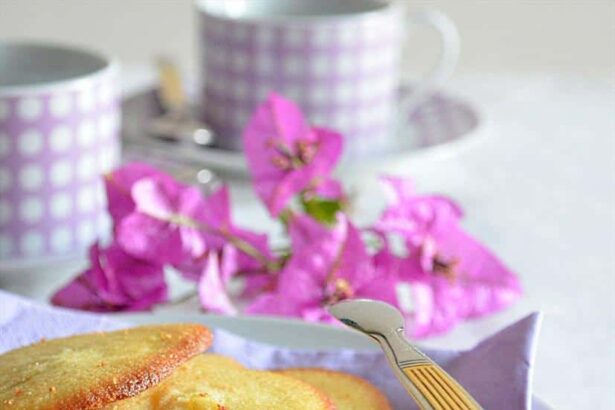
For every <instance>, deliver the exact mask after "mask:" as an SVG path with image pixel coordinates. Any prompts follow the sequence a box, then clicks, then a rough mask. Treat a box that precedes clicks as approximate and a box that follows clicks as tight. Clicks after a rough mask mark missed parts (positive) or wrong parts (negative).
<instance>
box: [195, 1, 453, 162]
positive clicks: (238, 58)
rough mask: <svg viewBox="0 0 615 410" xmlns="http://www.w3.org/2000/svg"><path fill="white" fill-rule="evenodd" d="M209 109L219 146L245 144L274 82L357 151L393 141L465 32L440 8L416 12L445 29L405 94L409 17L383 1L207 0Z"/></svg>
mask: <svg viewBox="0 0 615 410" xmlns="http://www.w3.org/2000/svg"><path fill="white" fill-rule="evenodd" d="M197 8H198V10H199V13H200V23H201V24H200V26H201V28H200V34H199V36H200V39H199V42H200V45H201V48H202V50H203V53H202V61H201V73H202V109H201V110H202V114H203V119H204V120H205V121H206V122H207V123H209V124H210V125H211V126H212V127H213V129H214V131H215V132H216V134H217V136H218V138H217V143H218V145H220V146H221V147H224V148H230V149H240V148H241V134H242V130H243V128H244V127H245V125H246V123H247V121H248V119H249V116H250V114H251V113H252V112H253V110H254V109H255V108H256V106H257V105H258V104H259V103H260V102H261V101H263V100H264V99H265V97H266V96H267V94H268V93H269V92H271V91H276V92H278V93H280V94H283V95H284V96H286V97H288V98H291V99H293V100H294V101H296V102H297V103H298V104H299V105H300V106H301V108H302V110H303V111H304V112H305V113H306V114H307V116H308V118H309V119H310V121H311V122H312V123H314V124H317V125H324V126H327V127H330V128H334V129H337V130H339V131H341V132H342V133H343V135H344V136H345V138H346V140H345V154H346V155H348V156H349V157H350V158H358V157H361V156H365V155H373V154H377V153H379V152H385V151H387V150H390V149H391V145H392V141H394V135H395V132H396V130H397V127H398V126H399V125H400V124H398V121H397V118H398V115H397V113H398V111H399V110H403V111H404V113H405V114H406V115H405V118H407V113H408V112H409V110H412V108H413V107H415V106H416V104H417V103H418V102H419V101H420V100H421V99H422V98H423V97H425V96H426V95H427V94H428V91H430V90H431V89H432V88H433V87H434V85H436V84H437V83H439V82H441V81H442V80H444V79H445V78H447V77H448V76H449V75H450V73H451V72H452V70H453V67H454V65H455V63H456V60H457V55H458V49H459V38H458V34H457V31H456V29H455V26H454V25H453V23H452V22H451V21H450V20H448V19H447V18H446V17H445V16H443V15H442V14H440V13H438V12H435V11H429V12H422V13H420V14H418V15H415V16H414V17H413V19H412V21H414V22H417V23H426V24H428V25H430V26H432V27H433V28H435V29H436V30H437V31H438V32H439V33H440V35H441V39H442V53H441V58H440V61H439V63H438V64H437V65H436V66H435V68H434V70H433V71H432V72H431V74H430V75H428V76H426V77H425V79H424V80H422V81H420V82H419V83H418V84H415V86H414V87H413V89H414V90H415V92H414V93H412V95H410V96H409V97H408V98H403V99H400V97H399V95H400V94H399V92H398V91H399V89H400V87H401V86H402V85H403V81H402V75H401V64H400V63H401V56H402V49H403V45H404V42H405V39H406V38H407V35H406V34H407V30H406V26H407V23H408V21H409V20H408V19H407V18H406V17H405V13H404V9H403V7H402V5H400V3H394V2H389V1H383V0H200V1H197Z"/></svg>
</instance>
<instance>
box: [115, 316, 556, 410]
mask: <svg viewBox="0 0 615 410" xmlns="http://www.w3.org/2000/svg"><path fill="white" fill-rule="evenodd" d="M115 317H117V318H118V319H120V320H124V321H127V322H130V323H134V324H138V325H141V324H152V323H174V322H191V323H201V324H203V325H205V326H208V327H211V328H219V329H224V330H227V331H229V332H232V333H235V334H236V335H239V336H242V337H245V338H249V339H250V340H254V341H257V342H262V343H268V344H271V345H274V346H280V347H286V348H293V349H339V348H350V349H359V350H361V349H362V350H364V349H370V350H374V349H376V350H377V349H378V347H377V345H376V344H375V343H374V342H372V341H371V340H370V339H369V338H367V337H366V336H363V335H361V334H360V333H358V332H355V331H352V330H348V329H345V328H338V327H334V326H329V325H323V324H317V323H306V322H302V321H299V320H293V319H282V318H271V317H258V316H250V317H247V316H243V317H242V316H236V317H231V316H221V315H212V314H196V313H187V314H186V313H159V314H151V313H149V314H148V313H138V314H117V315H115ZM532 409H533V410H549V409H550V407H549V406H547V405H546V404H544V402H542V401H541V400H539V399H538V398H536V397H534V398H533V403H532Z"/></svg>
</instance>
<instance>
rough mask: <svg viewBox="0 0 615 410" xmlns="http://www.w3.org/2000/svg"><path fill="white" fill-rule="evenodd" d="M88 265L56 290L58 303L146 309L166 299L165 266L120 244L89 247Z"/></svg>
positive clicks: (100, 308) (92, 307) (101, 309)
mask: <svg viewBox="0 0 615 410" xmlns="http://www.w3.org/2000/svg"><path fill="white" fill-rule="evenodd" d="M90 263H91V266H90V268H89V269H87V270H86V271H84V272H83V273H81V274H80V275H79V276H77V277H76V278H75V279H73V280H72V281H71V282H70V283H68V284H67V285H66V286H64V287H63V288H62V289H60V290H59V291H57V292H56V293H55V294H54V295H53V297H52V299H51V301H52V303H53V304H55V305H59V306H65V307H69V308H73V309H82V310H91V311H98V312H105V311H120V310H129V311H135V310H147V309H150V308H151V307H152V306H153V305H155V304H157V303H161V302H165V301H166V300H167V286H166V283H165V281H164V273H163V270H162V267H161V266H159V265H153V264H150V263H148V262H145V261H142V260H138V259H135V258H133V257H132V256H130V255H128V254H126V253H125V252H124V251H123V250H122V249H121V248H120V247H119V246H118V245H117V244H112V245H110V246H109V247H108V248H106V249H101V248H100V246H99V245H98V244H97V243H95V244H94V245H92V247H91V248H90Z"/></svg>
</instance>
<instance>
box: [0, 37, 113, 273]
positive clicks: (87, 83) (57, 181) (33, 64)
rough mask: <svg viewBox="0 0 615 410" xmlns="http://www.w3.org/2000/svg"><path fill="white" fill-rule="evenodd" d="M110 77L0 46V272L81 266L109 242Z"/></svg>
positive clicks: (54, 52) (64, 52)
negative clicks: (100, 239)
mask: <svg viewBox="0 0 615 410" xmlns="http://www.w3.org/2000/svg"><path fill="white" fill-rule="evenodd" d="M117 75H118V73H117V66H116V64H115V63H113V62H111V61H109V60H108V59H106V58H104V57H102V56H100V55H98V54H95V53H92V52H89V51H84V50H79V49H74V48H67V47H63V46H51V45H42V44H34V43H15V42H6V43H2V42H0V270H2V268H3V267H4V268H7V269H11V268H12V267H19V266H30V265H38V264H43V263H47V262H49V261H54V260H61V259H66V258H71V257H76V256H82V255H83V254H84V250H85V248H86V247H87V246H89V245H90V244H91V242H92V241H94V240H95V239H96V238H97V236H98V235H99V234H105V233H106V232H107V230H108V227H109V223H108V217H107V215H106V212H105V203H104V197H105V196H104V192H103V186H102V180H101V174H102V173H105V172H107V171H109V170H110V169H111V168H113V167H114V166H115V165H117V163H118V161H119V154H120V152H119V151H120V147H119V120H120V118H119V97H118V90H117V87H116V85H117Z"/></svg>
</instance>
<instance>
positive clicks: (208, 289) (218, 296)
mask: <svg viewBox="0 0 615 410" xmlns="http://www.w3.org/2000/svg"><path fill="white" fill-rule="evenodd" d="M236 252H237V251H236V249H235V248H233V247H232V246H226V247H225V248H224V249H223V250H222V252H220V256H218V253H216V252H211V253H210V254H209V256H208V258H207V263H206V265H205V269H204V271H203V274H202V275H201V277H200V279H199V284H198V290H199V300H200V301H201V306H203V308H205V309H206V310H207V311H209V312H214V313H223V314H235V313H237V309H236V308H235V306H234V305H233V303H232V302H231V299H230V297H229V295H228V293H227V285H228V282H229V280H230V279H231V277H232V276H233V274H234V272H235V271H236V270H237V266H236V261H237V258H236Z"/></svg>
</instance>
